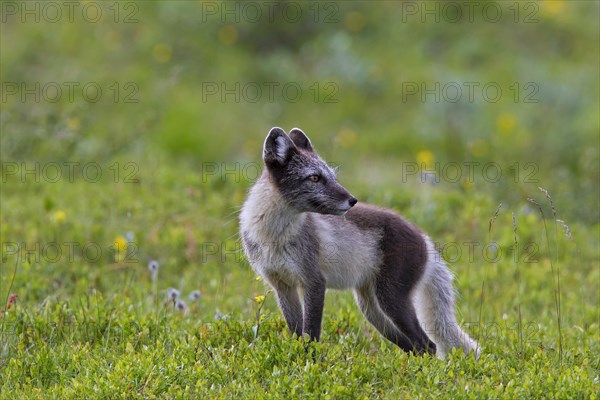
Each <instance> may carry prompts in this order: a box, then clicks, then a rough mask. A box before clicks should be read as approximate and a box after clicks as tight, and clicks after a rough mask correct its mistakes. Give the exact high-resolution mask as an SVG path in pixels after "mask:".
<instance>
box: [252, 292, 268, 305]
mask: <svg viewBox="0 0 600 400" xmlns="http://www.w3.org/2000/svg"><path fill="white" fill-rule="evenodd" d="M254 301H255V302H257V303H258V304H261V303H262V302H263V301H265V296H264V295H262V294H261V295H259V296H256V297H255V298H254Z"/></svg>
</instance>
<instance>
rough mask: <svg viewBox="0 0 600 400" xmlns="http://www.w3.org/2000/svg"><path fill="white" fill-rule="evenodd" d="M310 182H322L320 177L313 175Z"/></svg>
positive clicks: (309, 178)
mask: <svg viewBox="0 0 600 400" xmlns="http://www.w3.org/2000/svg"><path fill="white" fill-rule="evenodd" d="M308 180H309V181H311V182H319V181H320V180H321V177H320V176H319V175H311V176H309V177H308Z"/></svg>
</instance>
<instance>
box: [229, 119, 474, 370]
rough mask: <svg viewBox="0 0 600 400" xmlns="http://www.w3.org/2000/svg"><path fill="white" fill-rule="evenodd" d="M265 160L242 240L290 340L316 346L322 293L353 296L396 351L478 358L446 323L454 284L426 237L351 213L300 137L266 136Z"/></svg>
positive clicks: (377, 212) (402, 224) (381, 214)
mask: <svg viewBox="0 0 600 400" xmlns="http://www.w3.org/2000/svg"><path fill="white" fill-rule="evenodd" d="M263 160H264V163H265V167H266V168H265V170H264V171H263V174H262V176H261V177H260V178H259V179H258V181H257V182H256V184H255V185H254V186H253V187H252V188H251V189H250V192H249V194H248V198H247V200H246V202H245V203H244V206H243V207H242V211H241V215H240V233H241V237H242V242H243V246H244V251H245V254H246V256H247V258H248V260H249V262H250V264H251V265H252V267H253V268H254V270H255V271H256V272H257V273H258V274H259V275H261V276H262V277H263V278H264V279H265V280H266V281H267V282H268V283H269V284H270V285H271V286H272V287H273V289H274V291H275V294H276V297H277V302H278V305H279V308H280V309H281V312H282V313H283V316H284V318H285V320H286V322H287V325H288V327H289V329H290V331H291V333H292V334H294V333H295V334H296V335H298V336H299V337H300V336H302V335H304V334H307V335H308V336H309V337H310V339H311V340H319V336H320V333H321V320H322V316H323V305H324V299H325V290H326V288H332V289H352V290H353V291H354V296H355V298H356V302H357V303H358V305H359V307H360V309H361V310H362V312H363V314H364V316H365V317H366V318H367V320H368V321H369V322H370V323H371V324H372V325H373V326H375V328H376V329H377V330H378V331H379V332H381V334H382V335H383V336H385V337H386V338H387V339H389V340H390V341H391V342H393V343H395V344H396V345H398V346H399V347H400V348H401V349H402V350H404V351H406V352H411V351H412V352H413V353H415V354H423V353H426V352H428V353H431V354H437V356H438V357H439V358H444V357H445V356H446V354H448V352H449V351H450V350H451V349H452V348H460V349H462V350H463V351H464V352H465V353H469V352H470V351H474V352H475V357H478V356H479V346H478V344H477V342H475V341H474V340H473V339H471V338H470V337H469V336H468V335H467V334H466V333H465V332H464V331H463V330H462V329H461V328H460V326H459V325H458V323H457V321H456V317H455V315H454V289H453V287H452V274H451V273H450V272H449V271H448V269H447V268H446V266H445V265H444V262H443V261H442V259H441V257H440V256H439V254H438V253H437V251H436V250H435V248H434V245H433V243H432V242H431V240H430V239H429V237H428V236H427V235H425V234H424V233H423V232H421V230H419V228H417V227H415V226H414V225H412V224H410V223H409V222H407V221H405V220H404V219H403V218H402V217H400V216H399V215H397V214H395V213H394V212H392V211H390V210H386V209H383V208H378V207H375V206H371V205H366V204H361V203H358V204H357V199H356V198H354V197H353V196H352V195H351V194H350V193H349V192H348V191H347V190H346V189H345V188H344V187H342V186H341V185H340V184H339V183H338V182H337V181H336V177H335V172H334V171H333V170H332V169H331V168H330V167H329V166H328V165H327V164H326V163H325V161H323V160H322V159H321V158H320V157H319V156H318V155H317V153H316V152H315V150H314V149H313V146H312V144H311V142H310V140H309V139H308V137H307V136H306V135H305V134H304V132H302V131H301V130H300V129H298V128H294V129H292V130H291V131H290V133H289V136H288V134H286V132H285V131H284V130H283V129H281V128H272V129H271V131H270V132H269V134H268V136H267V138H266V140H265V143H264V148H263ZM299 289H301V293H302V297H303V301H302V302H301V301H300V295H299ZM430 338H431V339H430Z"/></svg>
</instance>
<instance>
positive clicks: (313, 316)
mask: <svg viewBox="0 0 600 400" xmlns="http://www.w3.org/2000/svg"><path fill="white" fill-rule="evenodd" d="M324 306H325V279H324V278H323V277H322V276H319V277H318V278H317V277H315V278H313V279H311V280H310V282H309V283H308V284H306V285H304V314H303V324H302V333H303V334H308V335H309V337H310V340H315V341H318V340H319V337H320V336H321V320H322V319H323V307H324Z"/></svg>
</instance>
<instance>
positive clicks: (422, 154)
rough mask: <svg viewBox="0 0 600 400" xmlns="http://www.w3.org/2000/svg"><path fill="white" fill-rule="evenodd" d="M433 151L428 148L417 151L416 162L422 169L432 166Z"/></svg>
mask: <svg viewBox="0 0 600 400" xmlns="http://www.w3.org/2000/svg"><path fill="white" fill-rule="evenodd" d="M433 160H434V157H433V153H432V152H431V151H429V150H421V151H419V152H418V153H417V164H419V167H421V168H423V169H427V170H428V169H431V168H433Z"/></svg>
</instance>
